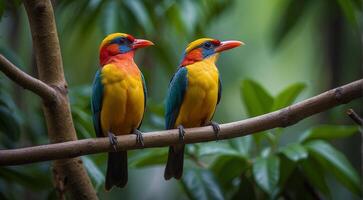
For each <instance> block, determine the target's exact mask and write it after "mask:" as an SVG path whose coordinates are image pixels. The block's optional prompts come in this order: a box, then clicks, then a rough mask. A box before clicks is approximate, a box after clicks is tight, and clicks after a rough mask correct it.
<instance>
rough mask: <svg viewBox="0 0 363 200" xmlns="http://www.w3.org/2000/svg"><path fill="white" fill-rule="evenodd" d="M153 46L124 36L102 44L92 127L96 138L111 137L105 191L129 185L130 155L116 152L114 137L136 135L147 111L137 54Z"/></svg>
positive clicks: (139, 138)
mask: <svg viewBox="0 0 363 200" xmlns="http://www.w3.org/2000/svg"><path fill="white" fill-rule="evenodd" d="M150 45H153V43H152V42H150V41H148V40H143V39H135V38H134V37H133V36H131V35H129V34H125V33H113V34H110V35H108V36H107V37H106V38H105V39H104V40H103V41H102V43H101V45H100V48H99V53H100V57H99V58H100V68H99V69H98V70H97V72H96V75H95V78H94V81H93V90H92V113H93V125H94V128H95V132H96V135H97V137H109V140H110V143H111V145H112V147H113V148H114V152H109V153H108V162H107V172H106V183H105V189H106V190H110V189H111V188H112V187H113V186H118V187H124V186H125V185H126V183H127V179H128V178H127V177H128V175H127V152H126V151H119V152H118V151H117V148H116V147H117V138H116V136H115V135H125V134H136V140H137V142H138V143H139V144H141V145H143V139H142V134H141V132H140V131H139V130H138V129H139V128H140V125H141V121H142V118H143V115H144V111H145V105H146V96H147V95H146V86H145V80H144V77H143V75H142V73H141V71H140V70H139V68H138V67H137V65H136V64H135V62H134V54H135V50H137V49H139V48H143V47H147V46H150Z"/></svg>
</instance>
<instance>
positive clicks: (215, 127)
mask: <svg viewBox="0 0 363 200" xmlns="http://www.w3.org/2000/svg"><path fill="white" fill-rule="evenodd" d="M207 126H212V128H213V132H214V135H215V136H216V141H218V140H219V132H221V127H220V126H219V124H218V123H217V122H214V121H210V122H208V123H207Z"/></svg>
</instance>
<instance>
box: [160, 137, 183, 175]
mask: <svg viewBox="0 0 363 200" xmlns="http://www.w3.org/2000/svg"><path fill="white" fill-rule="evenodd" d="M183 164H184V144H182V145H174V146H170V147H169V155H168V162H167V164H166V167H165V172H164V178H165V180H169V179H170V178H172V177H174V178H176V179H180V178H181V176H182V174H183Z"/></svg>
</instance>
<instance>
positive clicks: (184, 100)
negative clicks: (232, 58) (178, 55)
mask: <svg viewBox="0 0 363 200" xmlns="http://www.w3.org/2000/svg"><path fill="white" fill-rule="evenodd" d="M242 44H243V43H242V42H240V41H223V42H221V41H219V40H216V39H211V38H201V39H198V40H195V41H194V42H191V43H190V44H189V45H188V46H187V48H186V50H185V52H184V55H183V58H182V61H181V63H180V64H179V67H178V70H177V72H176V73H175V74H174V76H173V78H172V79H171V81H170V84H169V89H168V93H167V99H166V112H165V124H166V129H174V128H178V129H179V139H180V140H181V141H182V140H183V138H184V134H185V131H184V128H191V127H200V126H206V125H211V126H212V127H213V130H214V133H215V134H216V138H217V139H218V133H219V131H220V128H219V125H218V124H217V123H216V122H213V121H211V120H212V118H213V115H214V112H215V110H216V107H217V104H218V103H219V101H220V99H221V92H222V86H221V81H220V78H219V72H218V69H217V67H216V65H215V62H216V61H217V59H218V56H219V53H220V52H222V51H225V50H227V49H232V48H234V47H238V46H240V45H242ZM183 162H184V144H177V145H173V146H170V147H169V155H168V161H167V164H166V168H165V172H164V178H165V179H166V180H168V179H170V178H172V177H174V178H176V179H180V178H181V176H182V174H183Z"/></svg>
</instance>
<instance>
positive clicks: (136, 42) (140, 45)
mask: <svg viewBox="0 0 363 200" xmlns="http://www.w3.org/2000/svg"><path fill="white" fill-rule="evenodd" d="M151 45H154V43H153V42H151V41H149V40H144V39H135V40H134V42H133V43H132V48H133V49H139V48H144V47H148V46H151Z"/></svg>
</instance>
